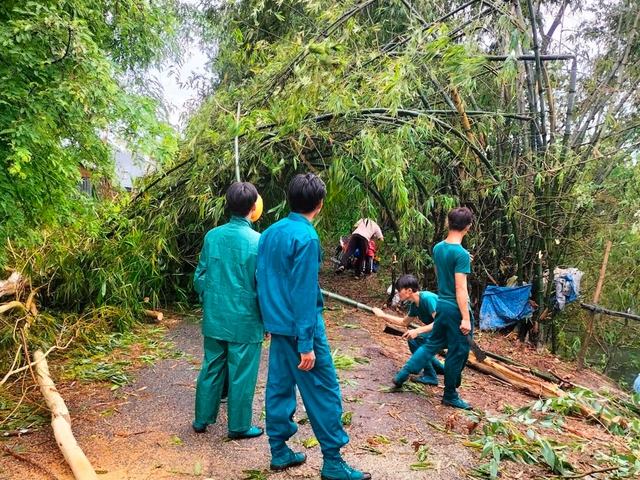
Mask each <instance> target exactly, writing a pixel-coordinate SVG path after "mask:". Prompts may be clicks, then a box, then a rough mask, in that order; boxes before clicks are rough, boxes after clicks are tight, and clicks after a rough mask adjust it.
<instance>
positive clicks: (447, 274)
mask: <svg viewBox="0 0 640 480" xmlns="http://www.w3.org/2000/svg"><path fill="white" fill-rule="evenodd" d="M433 261H434V263H435V265H436V268H437V270H438V300H439V301H443V302H448V303H453V304H454V305H457V304H458V302H457V300H456V279H455V274H456V273H467V274H469V273H471V260H470V257H469V252H467V251H466V250H465V249H464V248H462V245H460V244H452V243H447V242H446V241H444V240H443V241H442V242H440V243H438V244H437V245H436V246H435V247H433Z"/></svg>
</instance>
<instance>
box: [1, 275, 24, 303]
mask: <svg viewBox="0 0 640 480" xmlns="http://www.w3.org/2000/svg"><path fill="white" fill-rule="evenodd" d="M20 285H22V275H20V274H19V273H18V272H13V273H12V274H11V275H10V276H9V278H7V279H6V280H0V298H1V297H6V296H7V295H14V294H15V293H16V292H17V291H18V289H19V288H20Z"/></svg>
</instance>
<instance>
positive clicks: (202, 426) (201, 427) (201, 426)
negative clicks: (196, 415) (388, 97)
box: [191, 420, 207, 433]
mask: <svg viewBox="0 0 640 480" xmlns="http://www.w3.org/2000/svg"><path fill="white" fill-rule="evenodd" d="M191 426H192V427H193V431H194V432H196V433H204V432H205V431H206V430H207V424H206V423H200V422H196V421H195V420H194V421H193V423H192V424H191Z"/></svg>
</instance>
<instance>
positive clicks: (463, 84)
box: [13, 0, 640, 348]
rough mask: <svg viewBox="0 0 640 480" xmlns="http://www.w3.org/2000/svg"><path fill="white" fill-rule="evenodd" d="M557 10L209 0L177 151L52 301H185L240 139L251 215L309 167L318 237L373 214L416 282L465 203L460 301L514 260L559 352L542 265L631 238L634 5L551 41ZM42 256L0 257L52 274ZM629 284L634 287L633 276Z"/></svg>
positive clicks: (60, 272) (523, 3) (512, 268)
mask: <svg viewBox="0 0 640 480" xmlns="http://www.w3.org/2000/svg"><path fill="white" fill-rule="evenodd" d="M571 7H577V5H575V4H574V2H570V1H569V0H562V1H560V2H542V1H539V2H533V1H532V0H509V1H502V0H490V1H488V0H469V1H466V2H462V1H446V2H432V1H430V0H429V1H427V0H425V1H414V2H410V1H408V0H394V1H391V2H382V1H380V0H364V1H362V2H356V1H350V2H340V3H333V2H327V1H323V0H306V1H302V2H297V1H296V2H294V1H289V0H282V1H272V0H243V1H240V2H236V3H233V4H231V3H224V4H223V5H218V3H217V2H210V4H208V5H207V4H206V2H205V8H204V9H203V10H202V11H201V13H200V14H199V15H197V16H196V18H195V19H194V22H193V25H192V27H193V28H200V29H201V38H202V42H203V43H204V44H205V45H207V46H209V47H210V50H211V51H212V52H213V53H212V66H213V69H214V71H215V74H216V80H215V84H214V85H210V86H209V88H208V89H207V92H212V93H208V94H207V95H205V96H203V99H202V102H201V105H200V106H199V108H197V109H196V110H195V111H194V112H193V114H192V115H191V117H190V119H189V123H188V127H187V129H186V131H185V132H184V141H183V145H182V148H181V151H180V154H179V156H178V157H177V158H176V159H175V160H174V161H173V162H172V163H170V164H168V165H166V167H165V168H164V169H163V170H162V171H160V172H158V173H157V174H156V175H155V176H154V177H153V178H151V179H149V180H148V181H147V183H146V185H145V186H144V187H143V188H142V189H141V191H140V192H139V193H138V194H136V195H135V196H134V197H133V198H132V199H131V201H130V202H129V204H128V205H127V206H126V207H124V214H123V215H122V214H118V215H112V216H110V220H109V221H107V222H106V223H105V224H104V225H103V226H102V227H101V230H100V234H99V240H98V239H96V237H90V236H89V237H87V236H81V238H80V239H79V240H78V241H79V244H80V246H79V247H78V248H77V249H76V250H75V251H74V252H72V253H68V252H67V253H65V254H64V255H62V257H59V258H61V260H60V263H61V265H62V266H61V267H60V268H59V269H57V270H56V275H57V277H56V279H55V283H56V288H52V289H51V290H52V292H53V293H52V295H53V299H52V300H51V302H52V305H57V306H60V307H68V306H70V305H75V306H76V307H77V305H78V304H80V305H94V306H100V305H108V304H111V305H119V306H124V307H140V305H139V302H140V299H141V298H142V297H143V296H147V297H150V298H151V302H152V303H155V304H158V303H165V302H169V301H185V300H187V299H188V297H189V294H190V283H189V282H190V276H191V273H192V271H193V269H194V266H195V261H196V257H197V254H198V252H199V248H200V245H201V242H202V238H203V234H204V232H205V231H206V230H207V229H208V228H211V227H212V226H214V225H215V224H217V222H218V221H219V220H221V219H222V217H223V216H224V205H223V201H222V195H223V193H224V192H225V190H226V188H227V187H228V185H230V183H231V182H233V181H234V180H235V170H234V138H236V136H237V137H238V140H239V153H240V170H241V174H242V178H243V179H245V180H249V181H252V182H254V183H255V184H256V185H257V186H258V188H259V190H260V192H261V194H262V196H263V197H264V199H265V210H266V214H265V216H264V217H263V219H262V220H261V221H260V223H259V225H258V228H259V229H263V228H265V227H266V226H267V225H268V224H269V223H270V222H272V221H273V220H275V219H277V218H279V217H281V216H282V215H284V214H286V202H285V188H286V185H287V182H288V179H289V178H291V176H292V175H294V174H295V173H297V172H301V171H314V172H316V173H318V174H319V175H321V176H322V177H323V178H324V180H325V181H326V183H327V185H328V190H329V192H328V198H327V201H326V207H325V210H324V213H323V215H322V218H321V219H320V223H319V224H318V227H319V230H320V231H321V232H322V234H323V240H324V241H326V242H331V240H332V239H333V238H335V239H337V236H338V235H339V234H345V233H347V232H348V231H349V229H350V227H351V225H352V223H353V221H354V220H356V219H357V218H359V217H360V216H361V215H363V214H368V215H371V216H372V217H374V218H376V219H377V220H379V223H381V224H382V225H384V227H385V228H387V229H388V233H387V235H386V236H387V238H388V240H389V241H388V242H386V243H387V245H385V246H384V255H391V253H396V254H397V255H398V256H399V258H400V259H401V261H402V264H403V268H404V269H405V270H406V271H411V272H417V273H418V274H419V275H420V277H421V279H422V281H423V282H424V283H425V285H426V286H430V287H433V286H434V278H433V274H432V268H431V258H430V252H431V249H432V247H433V244H434V243H435V242H436V241H438V240H439V239H441V238H442V237H443V235H444V231H445V230H444V229H445V218H446V213H447V212H448V210H449V209H450V208H451V207H453V206H456V205H466V206H469V207H470V208H471V209H472V210H473V212H474V214H475V217H476V221H475V222H474V224H473V227H472V234H471V235H470V239H469V243H468V245H467V247H468V248H469V250H470V251H472V253H474V256H475V260H474V281H473V289H472V298H479V297H480V295H481V293H482V291H483V290H484V287H485V286H486V285H487V284H489V283H492V282H496V283H499V284H501V285H502V284H504V283H505V282H506V280H507V279H509V278H511V277H514V276H515V277H516V281H517V282H519V283H522V282H531V283H533V296H534V299H535V301H536V303H537V304H538V305H539V308H538V310H537V312H536V316H535V317H534V321H533V322H531V324H530V325H529V327H530V328H531V330H530V331H529V330H528V329H523V331H522V332H521V333H522V335H523V337H524V335H527V333H528V334H529V335H530V338H531V339H533V340H544V341H551V343H552V345H553V346H554V348H555V344H556V337H555V328H554V325H555V321H554V320H553V315H551V314H550V312H552V307H551V306H550V300H549V299H550V293H551V291H550V289H551V285H552V282H547V281H546V279H547V278H548V276H549V274H548V272H553V269H554V267H555V266H557V265H561V266H566V265H568V264H569V263H571V262H573V264H574V265H575V264H577V263H580V262H582V263H581V264H582V265H586V266H587V267H590V266H592V264H595V263H598V262H599V260H600V259H599V257H598V255H599V254H597V253H596V252H599V250H598V244H599V243H600V242H602V238H603V236H606V235H613V234H615V235H618V238H619V239H620V240H621V241H622V240H624V242H627V243H626V244H627V245H631V246H630V247H629V249H630V250H633V248H634V245H637V243H635V244H633V243H629V242H632V241H636V242H637V240H630V239H629V237H628V235H635V236H637V234H636V233H635V232H636V230H635V228H636V226H637V222H638V221H639V219H638V218H637V217H634V213H635V212H636V211H638V210H639V208H640V206H639V205H638V199H639V198H640V197H639V196H638V195H637V193H638V192H640V182H639V181H638V178H640V177H639V176H638V171H637V166H636V163H635V160H634V156H633V155H634V151H637V146H638V137H639V133H640V130H639V128H638V126H639V125H640V123H639V122H638V120H639V119H638V113H637V110H638V109H637V106H638V102H639V101H640V97H639V96H638V93H637V91H636V88H635V86H636V85H637V83H638V79H639V76H640V39H639V37H638V33H639V32H638V27H639V22H640V4H638V3H637V2H635V1H632V0H621V1H619V2H613V3H611V4H610V3H598V4H593V5H592V6H591V8H592V9H593V11H594V12H596V13H595V15H596V16H595V19H593V20H591V21H590V23H589V25H590V27H589V28H577V30H576V31H579V32H580V33H575V34H573V35H572V36H569V37H566V38H562V36H561V35H559V32H560V31H563V32H564V30H562V28H561V26H562V25H563V23H564V22H565V21H568V20H567V18H566V17H567V16H568V11H569V9H570V8H571ZM585 8H586V7H585ZM598 12H599V13H598ZM603 12H604V13H603ZM564 35H566V33H565V34H564ZM238 104H239V105H240V116H239V121H237V120H236V109H237V107H238ZM634 222H635V223H634ZM611 225H616V226H615V227H612V226H611ZM47 258H50V251H47V252H45V253H43V255H41V256H35V257H33V256H32V257H28V256H26V255H25V256H23V257H21V256H20V255H19V254H16V255H15V256H14V257H13V261H14V262H15V264H16V265H28V270H29V271H30V273H31V275H32V277H34V278H40V280H41V281H48V278H49V277H50V272H51V268H50V269H49V270H48V271H47V269H46V266H47V261H46V260H45V259H47ZM637 260H638V259H637V258H635V257H634V258H633V259H632V261H631V262H628V261H627V263H626V267H629V265H630V264H633V265H635V263H637ZM620 261H621V264H624V263H625V259H624V258H621V259H620ZM572 266H573V265H572ZM626 267H625V268H626ZM585 268H586V267H585ZM629 268H631V271H633V268H635V267H629ZM47 272H49V274H48V273H47ZM625 282H627V284H625V285H624V288H625V289H626V290H625V291H627V292H631V293H629V294H628V295H629V296H630V297H633V293H632V292H633V291H637V286H636V284H635V281H634V280H633V278H631V277H629V278H626V280H625ZM625 295H627V294H625ZM623 297H624V295H623V296H620V297H619V299H618V300H619V301H620V302H621V303H627V304H628V298H627V297H625V298H623ZM540 315H543V317H544V322H541V323H540V324H538V317H539V316H540ZM540 333H544V336H541V335H539V334H540Z"/></svg>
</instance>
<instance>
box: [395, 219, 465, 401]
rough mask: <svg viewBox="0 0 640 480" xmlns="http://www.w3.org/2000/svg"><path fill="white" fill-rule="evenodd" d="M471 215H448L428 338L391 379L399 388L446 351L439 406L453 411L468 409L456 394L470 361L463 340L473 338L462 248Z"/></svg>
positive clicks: (438, 250) (437, 251)
mask: <svg viewBox="0 0 640 480" xmlns="http://www.w3.org/2000/svg"><path fill="white" fill-rule="evenodd" d="M472 219H473V214H472V213H471V210H469V209H468V208H466V207H459V208H454V209H453V210H451V211H450V212H449V216H448V220H449V234H448V236H447V238H446V239H445V240H444V241H442V242H440V243H438V244H437V245H436V246H435V247H434V249H433V261H434V263H435V271H436V277H437V279H438V303H437V305H436V318H435V320H434V322H433V329H432V331H431V336H430V338H429V339H427V340H426V342H425V344H424V345H422V346H421V347H420V348H419V349H418V350H417V351H416V352H415V353H414V354H413V355H412V356H411V358H410V359H409V361H408V362H407V363H406V364H405V366H404V367H403V368H402V370H400V372H398V374H397V375H396V376H395V378H394V379H393V383H394V385H396V386H397V387H401V386H402V384H403V383H404V382H406V381H407V380H408V379H409V374H411V373H414V374H415V373H418V372H419V371H420V370H421V369H422V368H423V366H424V365H425V364H426V362H427V361H429V360H430V359H431V358H432V357H433V355H435V353H436V352H437V351H438V350H440V349H441V348H445V347H446V348H447V358H446V361H445V364H444V394H443V396H442V403H443V404H444V405H448V406H451V407H455V408H463V409H469V408H470V407H469V405H468V404H467V403H466V402H464V401H463V400H462V399H461V398H460V397H459V396H458V392H457V388H458V387H459V386H460V384H461V383H462V369H463V368H464V366H465V365H466V363H467V359H468V358H469V343H468V341H467V338H466V336H467V335H471V334H472V327H473V324H472V323H471V309H470V305H469V293H468V290H467V275H468V274H469V273H471V260H470V256H469V252H467V251H466V250H465V249H464V248H463V247H462V239H463V238H464V236H465V235H466V234H467V232H468V231H469V228H470V227H471V220H472Z"/></svg>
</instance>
